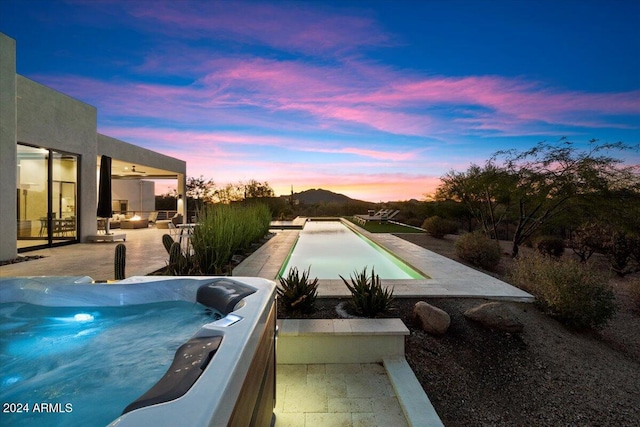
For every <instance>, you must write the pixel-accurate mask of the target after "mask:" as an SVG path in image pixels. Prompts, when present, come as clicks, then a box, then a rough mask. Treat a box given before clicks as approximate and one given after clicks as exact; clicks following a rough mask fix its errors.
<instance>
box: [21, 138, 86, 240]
mask: <svg viewBox="0 0 640 427" xmlns="http://www.w3.org/2000/svg"><path fill="white" fill-rule="evenodd" d="M17 178H18V180H17V184H18V185H17V189H16V197H17V202H18V203H17V212H16V218H17V227H18V242H17V245H18V251H23V250H29V249H36V248H41V247H48V246H53V245H55V244H58V243H67V242H70V241H76V240H77V236H78V232H77V230H78V220H77V200H78V194H77V188H78V186H77V183H78V156H77V155H74V154H68V153H61V152H57V151H54V150H48V149H44V148H37V147H31V146H27V145H23V144H18V168H17Z"/></svg>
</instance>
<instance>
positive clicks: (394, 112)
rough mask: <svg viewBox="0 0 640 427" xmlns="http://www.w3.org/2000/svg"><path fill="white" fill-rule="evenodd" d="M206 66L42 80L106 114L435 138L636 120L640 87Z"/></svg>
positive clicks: (248, 64) (271, 63) (262, 64)
mask: <svg viewBox="0 0 640 427" xmlns="http://www.w3.org/2000/svg"><path fill="white" fill-rule="evenodd" d="M354 63H355V62H354V61H350V62H349V64H354ZM185 66H186V64H185ZM345 67H346V68H345ZM206 68H207V70H208V72H207V73H206V74H203V75H202V76H201V77H200V78H198V79H197V80H194V81H193V82H192V83H190V84H184V85H181V86H176V85H173V86H172V85H161V84H140V83H135V82H122V81H117V82H104V81H95V80H92V79H88V78H75V77H71V76H68V77H54V78H45V79H44V80H45V82H46V83H47V84H49V85H51V86H53V87H56V88H59V89H60V90H62V91H65V92H67V93H70V94H72V95H75V94H77V96H78V97H83V98H84V99H87V98H88V99H89V100H94V101H93V102H94V103H95V104H97V106H98V107H99V108H100V111H101V112H103V113H106V114H107V115H109V116H111V115H116V116H132V117H141V116H142V117H149V118H154V119H158V120H170V121H171V122H174V123H182V124H185V125H194V124H196V125H198V124H203V123H207V125H208V126H220V125H221V126H228V125H237V126H243V127H246V126H258V127H265V128H279V129H280V130H281V129H282V128H283V126H284V127H285V128H288V129H289V130H292V129H297V130H300V129H301V128H306V129H309V130H317V129H326V130H339V131H340V130H344V129H345V126H346V127H350V128H349V129H351V130H353V126H357V127H361V128H364V129H371V130H377V131H383V132H387V133H390V134H396V135H415V136H440V137H444V136H446V135H448V134H451V133H465V132H491V131H494V132H497V133H504V134H508V135H529V134H535V133H546V132H548V130H545V129H544V128H543V127H541V125H545V126H554V127H555V128H557V126H574V127H576V126H577V127H581V128H598V127H611V128H616V127H618V128H634V127H637V121H636V122H635V123H634V122H633V121H630V120H629V118H628V116H637V115H638V114H640V91H630V92H622V93H583V92H576V91H562V90H559V89H553V88H548V87H544V86H542V85H541V84H539V83H537V82H526V81H523V80H521V79H508V78H503V77H496V76H470V77H463V78H449V77H416V76H407V75H404V74H402V73H400V72H395V73H394V72H392V71H390V70H388V69H386V68H380V69H379V70H378V69H377V68H376V67H375V66H372V65H367V64H362V63H360V64H358V67H350V66H346V65H335V64H334V65H331V66H328V65H322V66H321V65H314V64H309V63H303V62H299V61H276V60H266V59H255V58H225V59H214V60H209V61H208V62H207V63H206ZM376 72H379V74H376ZM363 75H366V76H367V77H368V78H367V79H364V78H363ZM90 102H91V101H90ZM292 113H293V114H292Z"/></svg>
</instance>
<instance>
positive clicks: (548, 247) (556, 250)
mask: <svg viewBox="0 0 640 427" xmlns="http://www.w3.org/2000/svg"><path fill="white" fill-rule="evenodd" d="M533 246H534V247H535V249H536V251H537V252H538V253H539V254H541V255H547V256H552V257H554V258H560V257H561V256H562V254H564V240H562V239H561V238H560V237H555V236H541V237H538V238H537V239H536V240H535V242H534V244H533Z"/></svg>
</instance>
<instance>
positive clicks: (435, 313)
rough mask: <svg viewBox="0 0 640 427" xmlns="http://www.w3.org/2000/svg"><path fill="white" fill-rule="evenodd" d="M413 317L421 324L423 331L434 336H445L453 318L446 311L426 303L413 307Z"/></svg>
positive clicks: (422, 302)
mask: <svg viewBox="0 0 640 427" xmlns="http://www.w3.org/2000/svg"><path fill="white" fill-rule="evenodd" d="M413 316H414V317H415V318H416V320H417V321H418V322H419V323H420V325H421V327H422V329H423V330H424V331H425V332H427V333H429V334H432V335H442V334H444V333H445V332H447V329H449V325H450V324H451V318H450V317H449V315H448V314H447V312H446V311H444V310H441V309H439V308H438V307H434V306H432V305H430V304H427V303H426V302H424V301H418V302H417V303H416V305H414V306H413Z"/></svg>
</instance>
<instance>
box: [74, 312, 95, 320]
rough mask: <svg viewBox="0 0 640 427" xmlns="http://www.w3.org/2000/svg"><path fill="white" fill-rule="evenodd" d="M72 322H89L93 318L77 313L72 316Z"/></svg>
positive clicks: (86, 314) (87, 314)
mask: <svg viewBox="0 0 640 427" xmlns="http://www.w3.org/2000/svg"><path fill="white" fill-rule="evenodd" d="M73 320H75V321H76V322H90V321H92V320H93V316H92V315H90V314H89V313H78V314H76V315H75V316H73Z"/></svg>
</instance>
